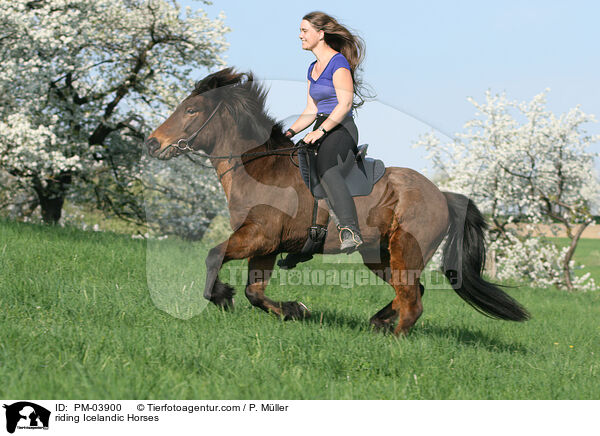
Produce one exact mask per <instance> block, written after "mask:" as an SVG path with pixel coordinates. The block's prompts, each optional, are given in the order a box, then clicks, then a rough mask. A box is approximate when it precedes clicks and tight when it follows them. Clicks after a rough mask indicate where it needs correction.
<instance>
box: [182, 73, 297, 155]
mask: <svg viewBox="0 0 600 436" xmlns="http://www.w3.org/2000/svg"><path fill="white" fill-rule="evenodd" d="M244 79H245V80H244ZM219 88H222V89H221V90H218V89H219ZM214 90H218V91H216V93H217V94H218V98H219V99H220V100H221V101H222V102H223V104H224V105H225V107H226V108H227V109H228V110H229V112H230V113H231V115H232V117H233V118H234V119H235V120H236V121H237V122H238V125H239V127H240V128H241V130H242V131H244V132H246V134H248V135H251V136H253V137H256V138H258V137H265V136H266V135H267V134H268V139H267V140H266V141H265V143H264V145H265V146H266V148H267V149H276V148H282V147H289V146H290V142H291V141H290V139H289V138H288V137H287V136H285V134H284V132H283V121H276V120H275V119H273V118H272V117H271V116H270V115H269V114H268V113H267V112H266V110H265V101H266V97H267V93H268V91H267V90H265V88H264V86H263V85H261V84H260V83H259V82H257V81H256V80H255V79H254V74H253V73H252V72H251V71H250V72H246V73H237V72H235V71H234V69H233V68H232V67H229V68H225V69H223V70H221V71H217V72H216V73H213V74H210V75H208V76H206V77H205V78H204V79H202V80H200V81H198V82H196V84H195V86H194V90H193V91H192V95H200V94H205V93H207V95H209V96H210V95H211V91H214ZM269 131H270V132H269Z"/></svg>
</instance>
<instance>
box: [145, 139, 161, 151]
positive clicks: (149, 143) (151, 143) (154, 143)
mask: <svg viewBox="0 0 600 436" xmlns="http://www.w3.org/2000/svg"><path fill="white" fill-rule="evenodd" d="M146 147H148V152H149V153H150V154H152V153H153V152H155V151H156V150H158V149H159V148H160V142H158V139H156V138H154V137H152V138H148V139H147V140H146Z"/></svg>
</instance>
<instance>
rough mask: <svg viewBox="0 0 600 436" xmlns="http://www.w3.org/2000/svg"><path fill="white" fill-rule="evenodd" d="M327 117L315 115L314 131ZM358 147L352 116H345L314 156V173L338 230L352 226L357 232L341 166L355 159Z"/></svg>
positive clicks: (354, 209)
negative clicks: (315, 161) (337, 222)
mask: <svg viewBox="0 0 600 436" xmlns="http://www.w3.org/2000/svg"><path fill="white" fill-rule="evenodd" d="M328 116H329V114H323V113H318V114H317V119H316V122H315V126H314V128H313V130H316V129H317V128H318V127H319V126H320V125H321V123H323V121H325V120H326V119H327V117H328ZM357 145H358V129H357V128H356V124H354V119H353V118H352V117H351V116H349V115H348V116H346V118H344V120H343V121H342V122H341V123H340V124H338V125H336V126H335V127H334V128H333V129H332V130H331V131H330V132H328V133H327V135H325V137H324V138H323V139H322V140H321V141H320V145H319V149H318V152H317V172H318V174H319V179H320V181H321V185H322V186H323V189H324V190H325V193H326V194H327V199H328V200H329V203H330V205H331V208H332V209H333V212H334V213H335V215H336V216H337V217H338V219H339V221H340V225H341V226H347V225H354V226H356V228H358V216H357V215H356V206H355V205H354V199H353V198H352V196H351V195H350V191H348V187H347V186H346V182H345V180H344V177H345V176H347V174H344V173H343V171H342V168H343V167H346V168H347V167H349V166H348V165H343V163H344V162H346V161H347V159H352V161H354V159H355V158H356V153H358V150H357Z"/></svg>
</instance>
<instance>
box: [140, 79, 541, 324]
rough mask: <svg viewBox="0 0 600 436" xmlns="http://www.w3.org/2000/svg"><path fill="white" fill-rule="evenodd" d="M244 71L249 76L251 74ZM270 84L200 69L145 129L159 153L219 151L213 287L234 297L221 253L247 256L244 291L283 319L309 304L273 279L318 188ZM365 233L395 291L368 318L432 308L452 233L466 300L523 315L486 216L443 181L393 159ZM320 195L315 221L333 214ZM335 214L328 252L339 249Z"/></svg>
mask: <svg viewBox="0 0 600 436" xmlns="http://www.w3.org/2000/svg"><path fill="white" fill-rule="evenodd" d="M244 78H245V79H246V80H244ZM265 98H266V91H265V90H264V89H263V87H262V86H261V85H259V84H257V83H256V81H254V79H253V75H252V73H235V72H234V71H233V70H232V69H231V68H227V69H224V70H222V71H219V72H216V73H213V74H211V75H209V76H207V77H206V78H204V79H203V80H201V81H199V82H198V83H197V84H196V86H195V89H194V90H193V92H192V93H191V94H190V95H189V96H188V97H187V98H186V99H185V100H183V102H182V103H181V104H179V106H178V107H177V108H176V109H175V112H174V113H173V114H172V115H171V116H170V117H169V118H168V119H167V120H166V121H165V122H164V123H163V124H162V125H161V126H159V127H158V128H157V129H156V130H155V131H154V132H153V133H152V134H151V135H150V136H149V137H148V139H147V141H146V146H147V148H148V152H149V154H150V156H152V157H156V158H159V159H170V158H172V157H174V156H177V155H180V154H182V153H186V152H192V153H202V154H204V155H205V156H208V157H209V158H210V161H211V163H212V165H213V166H214V168H215V170H216V172H217V175H218V177H219V180H220V182H221V184H222V186H223V189H224V191H225V195H226V197H227V201H228V204H229V211H230V216H231V227H232V229H233V233H232V235H231V236H230V237H229V239H228V240H226V241H224V242H223V243H221V244H219V245H217V246H216V247H214V248H212V250H210V252H209V254H208V256H207V259H206V268H207V271H206V274H207V277H206V287H205V290H204V296H205V297H206V298H207V299H209V300H210V301H212V302H213V303H214V304H216V305H218V306H222V307H224V308H231V307H233V288H232V287H231V286H229V285H227V284H225V283H223V282H221V281H220V280H219V278H218V273H219V270H220V269H221V267H222V265H223V263H225V262H227V261H229V260H232V259H248V268H249V271H248V283H247V286H246V296H247V297H248V299H249V300H250V303H251V304H252V305H254V306H257V307H260V308H261V309H263V310H265V311H267V312H273V313H275V314H277V315H279V316H281V317H283V318H284V319H301V318H305V317H308V316H310V312H309V311H308V309H307V308H306V306H304V304H302V303H299V302H295V301H288V302H277V301H273V300H271V299H269V298H268V297H267V296H266V295H265V288H266V287H267V284H268V282H269V278H270V276H271V273H272V271H273V267H274V264H275V260H276V256H277V254H279V253H284V252H286V253H297V252H299V251H300V249H301V248H302V246H303V244H304V242H305V241H306V238H307V227H308V226H309V225H310V224H311V219H312V209H313V197H312V194H311V193H310V191H309V190H308V188H307V186H306V185H305V184H304V182H303V180H302V178H301V175H300V171H299V170H298V168H297V167H296V166H295V165H294V164H293V162H292V159H290V156H289V154H290V152H289V149H290V148H291V147H294V143H293V142H292V141H291V140H290V139H288V138H287V137H286V136H285V135H284V133H283V130H282V123H281V122H279V123H277V122H275V121H274V120H273V119H272V118H271V117H270V116H269V115H267V114H266V112H265V107H264V103H265ZM354 200H355V203H356V209H357V213H358V216H359V224H360V228H361V231H362V235H363V240H364V244H363V245H362V246H360V248H359V252H360V254H361V256H362V259H363V261H364V263H365V265H366V266H367V267H368V268H369V269H371V271H373V273H375V274H377V275H378V276H379V277H381V278H383V279H384V280H386V281H387V282H388V283H389V284H390V285H391V286H392V287H393V288H394V290H395V291H396V296H395V298H394V299H393V300H392V301H391V302H390V303H389V304H388V305H387V306H385V307H384V308H383V309H381V310H380V311H379V312H377V313H376V314H375V315H374V316H373V317H372V318H371V324H372V325H374V326H375V327H377V328H383V329H386V330H388V329H389V330H393V331H394V332H395V333H396V334H400V333H407V332H408V331H409V329H410V328H411V327H412V326H413V325H414V324H415V322H416V321H417V319H418V318H419V316H420V315H421V313H422V311H423V306H422V302H421V297H422V292H423V287H422V285H421V284H420V281H419V278H420V274H421V271H422V270H423V268H424V267H425V265H426V264H427V262H428V261H429V260H430V259H431V257H432V256H433V254H434V252H435V251H436V249H437V248H438V246H439V245H440V243H441V242H442V240H443V239H444V237H445V236H448V239H447V242H446V245H445V247H444V255H443V270H444V273H445V275H446V277H448V279H449V280H450V283H451V285H452V287H453V289H454V290H455V291H456V292H457V293H458V294H459V296H460V297H462V298H463V299H464V300H465V301H466V302H467V303H469V304H471V305H472V306H473V307H475V308H476V309H477V310H479V311H480V312H482V313H484V314H485V315H488V316H490V317H493V318H497V319H505V320H513V321H523V320H526V319H528V317H529V315H528V313H527V311H526V310H525V309H524V308H522V307H521V306H520V305H519V303H517V302H516V301H515V300H513V299H512V298H511V297H510V296H508V295H507V294H506V293H504V292H503V291H502V290H500V289H499V288H498V287H497V286H495V285H494V284H492V283H489V282H487V281H485V280H484V279H483V278H482V277H481V273H482V269H483V266H484V262H485V246H484V239H483V230H484V229H485V226H486V224H485V221H484V219H483V217H482V215H481V213H480V212H479V210H478V209H477V207H476V206H475V204H474V203H473V202H472V201H470V200H469V199H467V198H466V197H464V196H462V195H460V194H454V193H449V192H441V191H440V190H439V189H438V188H437V187H436V186H435V185H434V184H433V183H431V182H430V181H429V180H428V179H427V178H425V177H424V176H422V175H421V174H419V173H418V172H416V171H413V170H411V169H408V168H396V167H388V168H386V171H385V175H384V176H383V178H381V179H380V180H379V181H378V182H377V183H376V184H375V186H374V188H373V191H372V192H371V194H370V195H368V196H359V197H354ZM328 214H329V212H328V209H327V206H326V204H325V203H323V204H319V209H318V220H317V222H324V223H326V222H327V218H328ZM339 252H340V251H339V241H338V236H337V231H336V228H335V224H334V222H333V221H332V222H330V223H329V228H328V232H327V238H326V240H325V245H324V249H323V253H324V254H327V253H339Z"/></svg>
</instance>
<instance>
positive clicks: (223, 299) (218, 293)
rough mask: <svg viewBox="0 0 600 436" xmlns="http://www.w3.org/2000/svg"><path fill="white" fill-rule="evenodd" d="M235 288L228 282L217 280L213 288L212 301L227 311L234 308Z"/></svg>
mask: <svg viewBox="0 0 600 436" xmlns="http://www.w3.org/2000/svg"><path fill="white" fill-rule="evenodd" d="M234 294H235V289H234V288H232V287H231V286H229V285H228V284H227V283H223V282H216V283H215V286H214V287H213V290H212V295H211V297H210V301H211V302H212V303H213V304H215V305H216V306H218V307H221V308H223V309H224V310H227V311H232V310H233V304H234V299H233V295H234Z"/></svg>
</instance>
